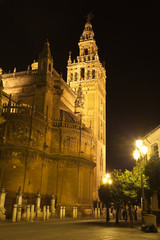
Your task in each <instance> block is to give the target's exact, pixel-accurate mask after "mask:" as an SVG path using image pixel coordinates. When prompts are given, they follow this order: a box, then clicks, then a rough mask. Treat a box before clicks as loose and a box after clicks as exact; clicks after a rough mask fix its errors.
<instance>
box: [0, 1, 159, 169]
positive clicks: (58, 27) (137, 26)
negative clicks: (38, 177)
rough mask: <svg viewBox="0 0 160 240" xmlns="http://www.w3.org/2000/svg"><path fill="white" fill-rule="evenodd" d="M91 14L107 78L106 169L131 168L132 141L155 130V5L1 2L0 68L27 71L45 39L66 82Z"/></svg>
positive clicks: (156, 7)
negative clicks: (68, 68) (69, 58)
mask: <svg viewBox="0 0 160 240" xmlns="http://www.w3.org/2000/svg"><path fill="white" fill-rule="evenodd" d="M112 2H113V3H112ZM119 2H121V1H119ZM128 2H130V1H128ZM90 11H92V12H93V14H94V16H95V17H94V19H93V20H92V25H93V29H94V32H95V39H96V42H97V45H98V47H99V56H100V60H101V62H102V61H105V62H106V71H107V76H108V78H107V166H108V169H109V170H112V169H113V168H123V169H124V168H131V167H132V166H133V164H134V161H133V159H132V151H133V149H134V142H135V139H137V138H138V137H139V136H141V137H143V136H144V135H145V134H146V133H148V132H149V131H150V130H152V129H153V128H154V127H156V126H157V125H158V124H160V109H159V105H160V84H159V82H160V26H159V23H160V19H159V18H160V17H159V16H160V4H159V5H154V4H153V3H150V4H149V5H136V4H129V3H128V5H122V3H119V4H118V5H116V2H115V1H101V2H100V1H99V3H98V1H96V2H95V1H84V2H82V1H81V2H79V1H43V2H42V1H34V0H32V1H30V0H28V1H23V0H12V1H8V0H0V67H2V68H3V69H4V70H5V71H8V70H11V71H13V68H14V67H16V68H17V71H19V70H25V69H27V66H28V65H29V64H31V63H32V62H33V60H34V59H36V60H37V58H38V54H39V52H40V51H41V49H42V46H43V44H44V41H45V39H46V38H47V37H48V39H49V41H50V44H51V51H52V55H53V59H54V67H55V68H56V70H57V71H58V72H59V73H60V72H62V73H63V77H64V79H66V65H67V60H68V52H69V50H72V57H73V58H75V57H76V56H77V55H78V45H77V44H78V41H79V38H80V35H81V33H82V31H83V28H84V24H85V21H86V20H85V16H86V15H87V14H88V13H89V12H90Z"/></svg>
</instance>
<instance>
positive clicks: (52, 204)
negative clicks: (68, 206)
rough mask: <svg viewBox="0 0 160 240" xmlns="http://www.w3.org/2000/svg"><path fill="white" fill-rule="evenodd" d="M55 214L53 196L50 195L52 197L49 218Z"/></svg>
mask: <svg viewBox="0 0 160 240" xmlns="http://www.w3.org/2000/svg"><path fill="white" fill-rule="evenodd" d="M55 212H56V209H55V196H54V194H53V193H52V196H51V216H54V215H55Z"/></svg>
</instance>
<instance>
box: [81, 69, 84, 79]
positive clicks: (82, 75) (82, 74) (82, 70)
mask: <svg viewBox="0 0 160 240" xmlns="http://www.w3.org/2000/svg"><path fill="white" fill-rule="evenodd" d="M81 79H84V68H81Z"/></svg>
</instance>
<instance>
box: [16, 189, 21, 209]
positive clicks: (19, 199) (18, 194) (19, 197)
mask: <svg viewBox="0 0 160 240" xmlns="http://www.w3.org/2000/svg"><path fill="white" fill-rule="evenodd" d="M16 204H17V205H18V206H22V190H21V187H19V189H18V193H17V195H16Z"/></svg>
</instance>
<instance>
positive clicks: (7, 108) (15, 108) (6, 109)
mask: <svg viewBox="0 0 160 240" xmlns="http://www.w3.org/2000/svg"><path fill="white" fill-rule="evenodd" d="M2 113H23V114H27V115H31V113H32V106H30V105H21V104H14V103H13V105H11V104H6V103H4V104H3V108H2Z"/></svg>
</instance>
